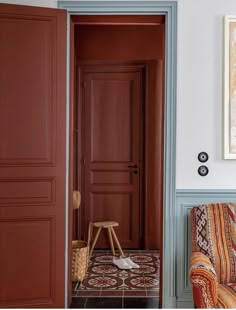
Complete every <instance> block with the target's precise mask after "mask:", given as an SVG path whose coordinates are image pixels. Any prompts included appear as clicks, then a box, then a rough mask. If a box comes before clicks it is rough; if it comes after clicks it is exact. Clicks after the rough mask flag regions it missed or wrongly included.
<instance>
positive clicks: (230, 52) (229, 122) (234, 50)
mask: <svg viewBox="0 0 236 310" xmlns="http://www.w3.org/2000/svg"><path fill="white" fill-rule="evenodd" d="M224 26H225V42H224V159H236V16H225V22H224Z"/></svg>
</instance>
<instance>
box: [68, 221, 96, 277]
mask: <svg viewBox="0 0 236 310" xmlns="http://www.w3.org/2000/svg"><path fill="white" fill-rule="evenodd" d="M92 227H93V225H92V223H90V224H89V230H88V242H86V241H82V240H73V241H72V282H78V281H83V279H84V277H85V275H86V272H87V269H88V263H89V248H90V240H91V234H92Z"/></svg>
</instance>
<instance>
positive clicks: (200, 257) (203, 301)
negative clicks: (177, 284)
mask: <svg viewBox="0 0 236 310" xmlns="http://www.w3.org/2000/svg"><path fill="white" fill-rule="evenodd" d="M189 277H190V281H191V283H192V286H193V299H194V304H195V306H196V307H197V308H214V307H215V306H216V304H217V299H218V292H217V288H218V280H217V275H216V272H215V269H214V267H213V265H212V263H211V261H210V260H209V258H208V257H207V256H206V255H204V254H203V253H201V252H193V253H192V256H191V261H190V272H189Z"/></svg>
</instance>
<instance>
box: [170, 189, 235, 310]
mask: <svg viewBox="0 0 236 310" xmlns="http://www.w3.org/2000/svg"><path fill="white" fill-rule="evenodd" d="M211 202H236V189H204V190H201V189H195V190H194V189H178V190H176V218H177V221H176V227H177V229H176V246H177V247H176V265H177V269H176V271H177V273H176V297H177V308H193V300H192V286H191V284H190V281H189V277H188V272H189V258H190V255H191V230H190V221H189V212H190V210H191V208H192V207H193V206H196V205H201V204H204V203H211Z"/></svg>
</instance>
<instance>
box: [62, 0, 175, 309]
mask: <svg viewBox="0 0 236 310" xmlns="http://www.w3.org/2000/svg"><path fill="white" fill-rule="evenodd" d="M58 6H59V8H63V9H66V10H67V15H68V23H67V28H68V30H67V35H68V36H69V34H70V23H69V22H70V16H71V15H79V14H100V15H105V14H150V15H151V14H153V15H155V14H164V15H166V48H165V59H166V64H165V72H166V76H165V112H164V113H165V120H164V195H163V244H164V247H163V266H162V274H163V281H162V306H163V307H164V308H176V287H175V283H176V281H175V280H176V279H175V274H176V263H175V248H176V244H175V227H176V226H175V225H176V223H175V221H176V218H175V195H176V186H175V179H176V177H175V175H176V101H177V96H176V89H177V78H176V77H177V1H144V0H141V1H113V0H112V1H110V0H108V1H90V0H72V1H70V0H59V1H58ZM69 55H70V50H69V40H68V46H67V66H68V64H69ZM69 83H70V81H69V72H68V71H67V90H68V91H69ZM67 106H68V107H67V120H69V113H70V111H69V94H67ZM67 128H69V123H67ZM68 132H69V131H68V130H67V141H68V139H69V134H68ZM67 146H68V143H67ZM68 152H69V149H67V156H68ZM67 158H68V157H67ZM67 182H68V180H67ZM66 184H67V185H66V186H68V183H66ZM66 212H67V213H66V216H65V218H66V221H67V219H68V207H67V211H66ZM66 240H67V244H66V248H67V247H68V223H67V229H66ZM67 263H68V262H67ZM67 273H68V266H67V265H66V275H65V276H66V283H67V281H68V280H67V279H68V274H67ZM65 297H66V299H65V305H67V284H66V286H65Z"/></svg>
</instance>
